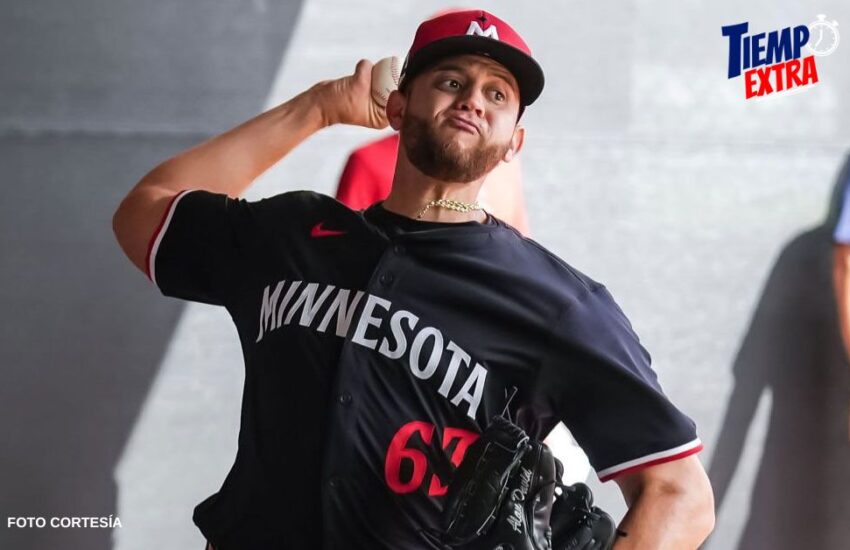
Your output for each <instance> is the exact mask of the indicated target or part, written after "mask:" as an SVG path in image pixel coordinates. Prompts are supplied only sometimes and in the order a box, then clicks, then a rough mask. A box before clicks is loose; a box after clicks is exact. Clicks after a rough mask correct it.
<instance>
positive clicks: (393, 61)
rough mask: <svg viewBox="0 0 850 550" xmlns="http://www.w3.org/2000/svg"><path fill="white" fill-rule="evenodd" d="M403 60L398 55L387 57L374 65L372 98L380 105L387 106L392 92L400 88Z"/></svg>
mask: <svg viewBox="0 0 850 550" xmlns="http://www.w3.org/2000/svg"><path fill="white" fill-rule="evenodd" d="M400 72H401V61H400V60H399V58H398V57H396V56H392V57H385V58H383V59H381V60H380V61H378V62H377V63H375V65H374V66H373V67H372V99H373V100H374V101H375V103H377V104H378V106H380V107H386V106H387V100H388V99H389V97H390V92H392V91H393V90H395V89H396V88H398V77H399V73H400Z"/></svg>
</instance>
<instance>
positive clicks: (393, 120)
mask: <svg viewBox="0 0 850 550" xmlns="http://www.w3.org/2000/svg"><path fill="white" fill-rule="evenodd" d="M406 104H407V98H405V97H404V94H402V93H401V92H399V91H398V90H393V91H392V92H390V97H388V98H387V121H388V122H389V123H390V126H392V128H393V130H396V131H398V130H399V129H401V120H402V118H403V117H404V108H405V106H406Z"/></svg>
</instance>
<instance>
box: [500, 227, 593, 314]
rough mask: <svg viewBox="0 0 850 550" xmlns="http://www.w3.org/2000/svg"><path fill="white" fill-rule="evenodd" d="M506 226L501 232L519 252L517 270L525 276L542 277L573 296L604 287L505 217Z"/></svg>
mask: <svg viewBox="0 0 850 550" xmlns="http://www.w3.org/2000/svg"><path fill="white" fill-rule="evenodd" d="M497 223H499V224H500V225H501V226H502V227H503V231H501V232H500V234H501V235H502V239H503V240H504V241H505V244H506V245H507V246H508V247H509V248H511V249H513V250H515V251H516V253H517V254H519V256H520V257H519V258H516V262H515V263H514V264H513V265H514V269H516V270H518V271H520V272H521V273H522V274H524V275H525V276H526V277H528V278H530V279H534V280H540V281H541V282H544V283H546V284H547V286H548V285H555V286H556V287H557V289H559V290H560V291H562V292H566V293H568V294H569V295H570V296H572V297H574V298H581V297H583V296H585V295H586V294H588V293H593V292H596V291H597V290H599V289H601V288H604V285H603V284H602V283H600V282H599V281H596V280H595V279H593V278H592V277H590V276H588V275H587V274H585V273H584V272H582V271H581V270H579V269H577V268H576V267H574V266H573V265H571V264H570V263H568V262H567V261H566V260H564V259H563V258H561V257H560V256H558V255H557V254H555V253H554V252H552V251H551V250H549V249H548V248H546V247H545V246H544V245H542V244H540V243H539V242H538V241H536V240H534V239H532V238H531V237H528V236H526V235H523V234H522V233H521V232H520V231H519V230H518V229H516V228H514V227H513V226H511V225H510V224H508V223H507V222H504V221H503V220H498V219H497Z"/></svg>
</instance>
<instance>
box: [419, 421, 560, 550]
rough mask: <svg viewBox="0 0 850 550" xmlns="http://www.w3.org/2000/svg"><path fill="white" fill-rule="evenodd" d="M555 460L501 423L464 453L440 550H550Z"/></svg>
mask: <svg viewBox="0 0 850 550" xmlns="http://www.w3.org/2000/svg"><path fill="white" fill-rule="evenodd" d="M554 496H555V460H554V457H553V456H552V453H551V451H550V450H549V448H548V447H547V446H546V445H544V444H543V443H540V442H537V441H530V440H529V438H528V436H527V435H526V434H525V432H524V431H523V430H522V429H521V428H519V427H518V426H516V425H515V424H513V423H511V422H510V421H508V420H506V419H504V418H502V417H494V418H493V420H492V421H491V423H490V426H488V427H487V429H486V430H484V433H483V434H481V436H480V437H479V438H478V439H477V440H476V441H475V442H474V443H473V444H472V445H470V447H469V449H467V452H466V455H465V456H464V459H463V462H461V464H460V466H459V467H458V469H457V470H456V471H455V473H454V475H453V477H452V481H451V482H450V483H449V489H448V492H447V494H446V504H445V508H444V510H443V525H442V527H443V532H442V533H440V534H438V535H437V536H436V537H435V538H436V539H438V540H439V543H440V544H442V545H443V546H444V547H448V548H452V549H462V550H479V549H480V550H485V549H486V550H494V549H496V548H504V549H511V550H550V549H551V548H552V546H551V532H550V529H549V515H550V514H551V511H552V504H553V502H554Z"/></svg>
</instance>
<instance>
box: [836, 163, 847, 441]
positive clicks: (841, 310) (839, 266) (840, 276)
mask: <svg viewBox="0 0 850 550" xmlns="http://www.w3.org/2000/svg"><path fill="white" fill-rule="evenodd" d="M845 174H846V172H845ZM843 185H844V188H843V190H842V191H841V206H840V209H839V214H838V220H837V222H836V224H835V228H834V229H833V232H832V242H833V246H832V258H833V268H832V279H833V286H834V291H835V300H836V306H837V309H838V323H839V326H840V329H841V342H842V343H843V345H844V350H845V352H846V353H847V357H848V358H850V179H848V180H847V181H845V182H844V183H843ZM848 426H850V423H848ZM848 434H850V430H848Z"/></svg>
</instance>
